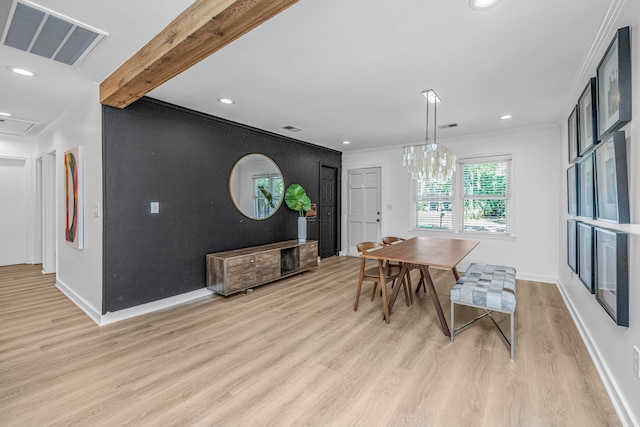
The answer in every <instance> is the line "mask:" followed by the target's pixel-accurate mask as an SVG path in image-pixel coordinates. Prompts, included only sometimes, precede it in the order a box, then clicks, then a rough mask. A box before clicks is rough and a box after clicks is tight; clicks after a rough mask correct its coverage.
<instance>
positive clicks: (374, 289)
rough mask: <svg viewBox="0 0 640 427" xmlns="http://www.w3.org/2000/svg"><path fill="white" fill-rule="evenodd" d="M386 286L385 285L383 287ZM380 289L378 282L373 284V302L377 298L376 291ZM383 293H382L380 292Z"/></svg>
mask: <svg viewBox="0 0 640 427" xmlns="http://www.w3.org/2000/svg"><path fill="white" fill-rule="evenodd" d="M383 286H384V285H383ZM377 288H378V282H373V292H371V301H373V300H374V298H375V297H376V289H377ZM380 292H382V291H380Z"/></svg>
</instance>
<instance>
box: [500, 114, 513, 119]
mask: <svg viewBox="0 0 640 427" xmlns="http://www.w3.org/2000/svg"><path fill="white" fill-rule="evenodd" d="M511 117H513V116H512V115H511V114H503V115H501V116H500V120H509V119H510V118H511Z"/></svg>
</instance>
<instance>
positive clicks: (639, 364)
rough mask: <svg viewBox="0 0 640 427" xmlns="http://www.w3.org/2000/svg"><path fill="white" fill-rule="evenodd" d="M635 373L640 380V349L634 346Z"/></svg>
mask: <svg viewBox="0 0 640 427" xmlns="http://www.w3.org/2000/svg"><path fill="white" fill-rule="evenodd" d="M633 372H635V373H636V375H637V376H638V378H640V349H639V348H638V346H637V345H634V346H633Z"/></svg>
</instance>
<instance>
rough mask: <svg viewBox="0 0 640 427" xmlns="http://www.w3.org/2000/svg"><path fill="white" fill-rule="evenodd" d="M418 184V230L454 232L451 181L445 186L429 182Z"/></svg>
mask: <svg viewBox="0 0 640 427" xmlns="http://www.w3.org/2000/svg"><path fill="white" fill-rule="evenodd" d="M416 184H417V192H416V199H415V200H416V215H415V218H416V223H415V227H416V229H422V230H424V229H436V230H453V215H452V212H453V211H452V207H453V191H452V187H453V186H452V184H451V179H449V181H447V182H446V183H444V184H439V183H437V182H427V181H418V182H417V183H416Z"/></svg>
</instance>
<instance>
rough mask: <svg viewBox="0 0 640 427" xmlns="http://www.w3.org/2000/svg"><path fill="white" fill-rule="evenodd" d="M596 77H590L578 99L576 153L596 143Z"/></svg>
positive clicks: (583, 152)
mask: <svg viewBox="0 0 640 427" xmlns="http://www.w3.org/2000/svg"><path fill="white" fill-rule="evenodd" d="M596 86H597V85H596V78H595V77H592V78H591V79H590V80H589V83H588V84H587V87H585V88H584V90H583V91H582V95H580V99H579V100H578V143H579V146H578V155H580V156H582V155H584V154H585V153H586V152H587V151H589V150H590V149H591V147H593V146H594V145H596V144H597V143H598V139H597V137H598V111H597V109H596V103H597V101H596V100H597V97H596Z"/></svg>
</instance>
